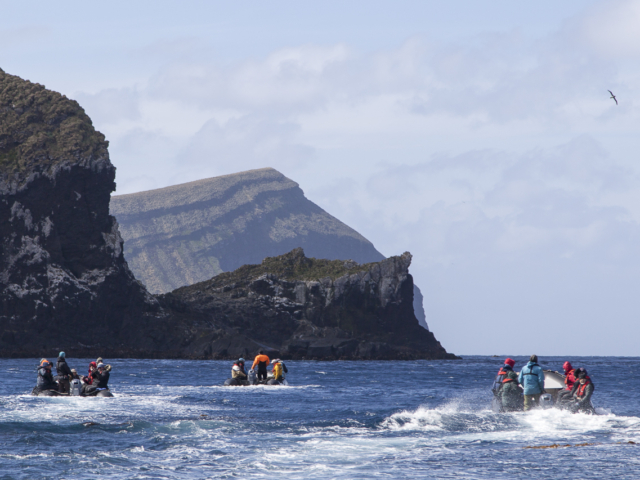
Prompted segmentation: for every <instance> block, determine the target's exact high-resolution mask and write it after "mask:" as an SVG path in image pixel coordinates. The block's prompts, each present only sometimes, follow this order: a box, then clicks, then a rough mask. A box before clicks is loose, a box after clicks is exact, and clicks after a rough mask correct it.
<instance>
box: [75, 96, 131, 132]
mask: <svg viewBox="0 0 640 480" xmlns="http://www.w3.org/2000/svg"><path fill="white" fill-rule="evenodd" d="M76 99H77V101H78V102H79V103H80V104H81V105H82V106H83V107H84V109H85V110H86V112H87V113H88V114H89V116H90V117H91V118H92V119H93V121H94V122H99V123H100V124H113V123H117V122H121V121H124V120H138V119H140V118H141V115H140V107H139V103H140V96H139V94H138V92H137V91H136V90H135V88H107V89H104V90H101V91H99V92H98V93H95V94H88V93H79V94H77V95H76Z"/></svg>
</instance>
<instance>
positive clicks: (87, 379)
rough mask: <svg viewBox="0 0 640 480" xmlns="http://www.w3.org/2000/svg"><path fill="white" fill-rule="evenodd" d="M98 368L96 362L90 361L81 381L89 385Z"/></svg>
mask: <svg viewBox="0 0 640 480" xmlns="http://www.w3.org/2000/svg"><path fill="white" fill-rule="evenodd" d="M97 369H98V365H97V364H96V362H91V363H90V364H89V374H88V375H87V376H86V377H82V381H83V382H84V383H85V384H86V385H91V384H92V383H93V374H94V372H95V371H96V370H97Z"/></svg>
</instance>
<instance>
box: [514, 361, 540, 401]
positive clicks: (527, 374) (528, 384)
mask: <svg viewBox="0 0 640 480" xmlns="http://www.w3.org/2000/svg"><path fill="white" fill-rule="evenodd" d="M518 383H519V384H520V385H522V386H523V387H524V410H525V412H526V411H527V410H531V409H532V408H533V407H534V406H540V395H542V394H543V393H544V372H543V371H542V368H541V367H540V365H538V356H537V355H531V357H530V358H529V363H527V364H526V365H525V367H524V368H523V369H522V370H520V374H519V375H518Z"/></svg>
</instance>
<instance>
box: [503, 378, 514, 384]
mask: <svg viewBox="0 0 640 480" xmlns="http://www.w3.org/2000/svg"><path fill="white" fill-rule="evenodd" d="M508 382H517V380H516V379H515V378H505V379H504V380H502V383H508Z"/></svg>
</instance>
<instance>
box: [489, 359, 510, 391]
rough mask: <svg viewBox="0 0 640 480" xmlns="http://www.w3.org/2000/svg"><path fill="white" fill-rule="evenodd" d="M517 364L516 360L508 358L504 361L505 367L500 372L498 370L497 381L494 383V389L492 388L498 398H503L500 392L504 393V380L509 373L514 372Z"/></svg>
mask: <svg viewBox="0 0 640 480" xmlns="http://www.w3.org/2000/svg"><path fill="white" fill-rule="evenodd" d="M515 364H516V361H515V360H513V359H511V358H507V359H506V360H505V361H504V365H503V366H502V367H500V370H498V375H496V379H495V380H494V381H493V387H491V391H492V392H493V394H494V395H495V396H496V397H497V398H500V397H501V393H500V392H501V391H502V385H503V382H504V379H505V378H506V376H507V373H508V372H513V367H514V366H515Z"/></svg>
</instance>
